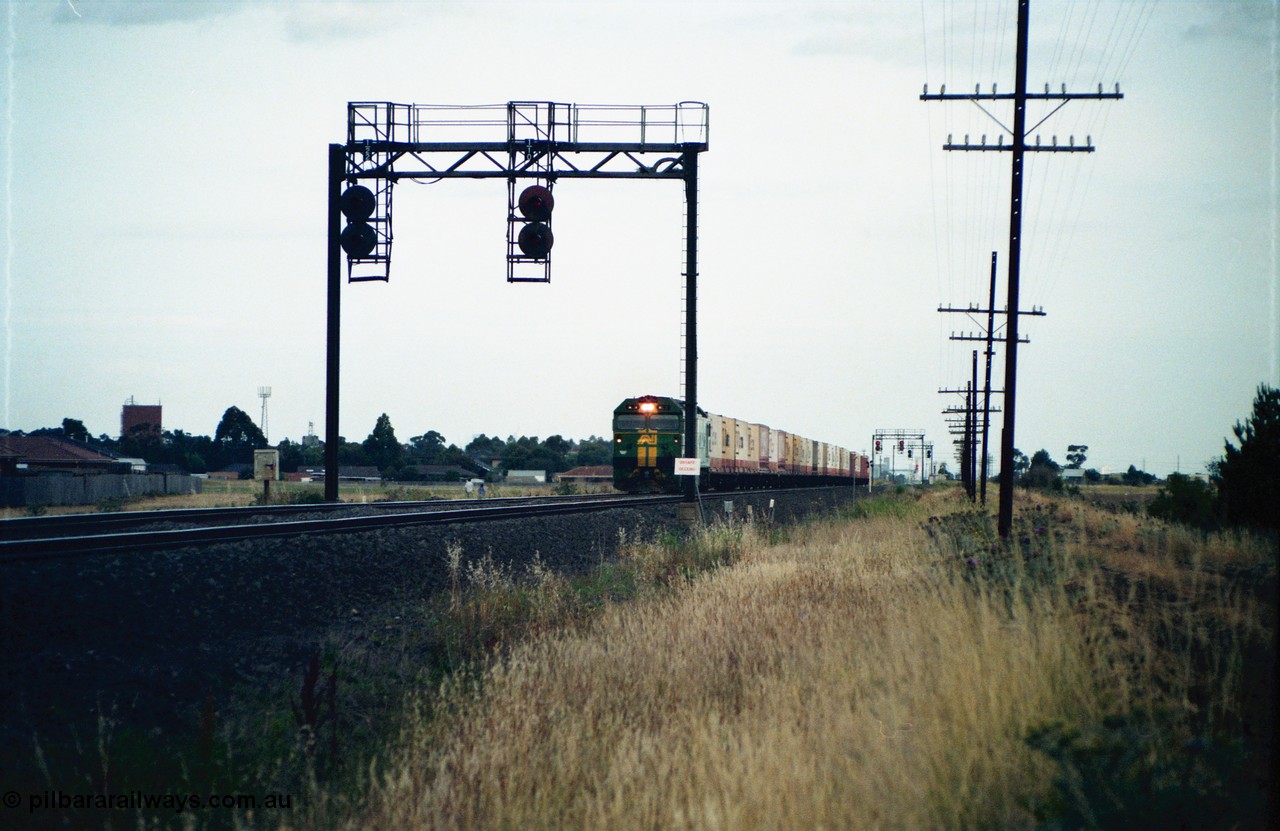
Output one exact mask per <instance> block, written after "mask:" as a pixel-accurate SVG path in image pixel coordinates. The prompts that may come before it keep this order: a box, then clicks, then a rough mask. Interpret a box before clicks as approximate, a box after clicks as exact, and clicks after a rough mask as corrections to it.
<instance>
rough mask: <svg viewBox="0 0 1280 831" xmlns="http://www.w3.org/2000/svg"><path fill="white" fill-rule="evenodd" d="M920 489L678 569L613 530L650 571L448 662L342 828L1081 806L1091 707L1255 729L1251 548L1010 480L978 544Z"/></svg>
mask: <svg viewBox="0 0 1280 831" xmlns="http://www.w3.org/2000/svg"><path fill="white" fill-rule="evenodd" d="M948 499H949V497H946V496H938V495H931V496H929V497H928V498H926V499H924V500H921V501H919V502H915V501H909V500H903V501H902V502H900V503H896V504H895V506H894V507H893V508H892V509H882V510H878V509H871V510H867V509H861V517H860V518H857V519H852V520H843V521H839V522H829V523H821V524H814V525H809V526H805V527H802V528H800V529H797V530H796V531H794V532H791V533H789V534H788V535H787V539H786V540H785V541H784V542H782V543H780V544H777V545H772V546H770V545H766V544H765V542H764V540H763V538H762V536H761V535H759V534H758V533H757V532H756V531H755V530H753V529H751V528H747V529H738V530H737V531H736V532H734V533H736V534H737V536H736V542H734V543H733V544H732V545H729V546H728V548H729V549H732V557H725V561H726V562H728V561H731V560H732V559H737V564H736V565H735V566H734V567H732V568H723V569H717V570H714V571H711V572H708V573H706V574H705V575H703V576H700V577H695V576H694V573H693V572H692V571H691V570H690V571H682V569H681V567H680V566H679V565H676V566H674V567H673V566H672V565H671V564H670V562H669V561H668V562H663V563H659V561H658V558H656V557H654V554H653V551H652V550H650V551H648V552H647V553H646V552H645V551H640V552H639V553H638V554H635V555H633V556H634V557H635V558H637V559H638V560H639V561H640V565H642V566H643V567H644V569H647V573H649V574H651V575H656V576H658V577H659V578H660V579H662V578H664V577H665V579H667V580H668V581H669V583H670V584H671V585H677V586H679V587H680V588H679V590H678V591H675V592H663V593H658V594H653V595H649V596H644V597H641V598H640V599H639V600H638V601H637V602H634V603H628V604H618V605H608V606H606V607H604V609H603V610H602V611H601V612H600V613H599V614H598V615H596V616H595V617H594V618H593V619H592V620H591V621H590V622H588V623H584V624H583V625H580V626H576V627H574V628H572V629H571V630H570V631H568V632H565V633H562V634H551V635H549V636H547V637H541V638H536V639H534V640H533V641H532V642H528V643H525V644H523V645H521V646H519V647H516V648H514V649H511V650H509V651H506V652H505V653H503V654H502V656H501V657H500V658H498V659H496V660H495V661H493V662H492V663H491V664H489V665H488V666H487V668H482V669H477V670H476V671H475V672H471V673H462V674H458V675H455V676H453V677H452V679H451V680H450V681H448V682H446V683H445V685H444V687H443V689H442V690H441V691H440V693H439V695H438V696H435V695H433V696H431V701H433V702H434V703H433V705H432V706H429V707H427V706H424V707H423V708H422V709H421V711H420V715H419V717H418V718H416V719H410V723H409V726H408V728H407V729H406V731H405V734H404V736H403V737H402V739H401V742H400V749H399V750H398V751H397V752H396V754H395V756H394V758H392V759H391V760H390V762H389V763H388V764H387V765H386V766H384V767H383V769H382V770H381V772H380V773H378V774H377V776H376V779H375V782H374V783H373V785H372V786H371V788H370V792H369V797H368V804H367V806H366V807H365V809H364V810H362V811H361V813H360V815H359V816H357V817H351V818H350V819H349V820H348V825H349V827H353V828H354V827H374V828H480V827H484V828H490V827H491V828H547V829H552V828H554V829H563V828H584V829H585V828H699V829H702V828H734V829H752V828H792V827H839V828H922V827H946V828H967V827H996V828H1017V827H1033V826H1036V825H1040V824H1043V823H1046V822H1050V823H1051V822H1054V821H1056V820H1055V818H1057V820H1061V819H1062V818H1063V817H1066V818H1068V819H1070V818H1078V819H1079V822H1080V824H1081V827H1089V825H1090V823H1092V824H1093V825H1095V826H1096V827H1104V826H1102V825H1101V824H1100V822H1099V819H1098V818H1099V817H1103V818H1104V819H1105V817H1106V816H1108V815H1105V814H1102V813H1099V812H1097V811H1091V810H1090V806H1089V803H1088V800H1089V799H1090V798H1097V799H1101V798H1103V797H1105V796H1106V794H1105V793H1103V792H1102V791H1097V793H1095V792H1094V791H1090V790H1088V788H1087V787H1086V786H1089V785H1090V783H1096V782H1098V781H1100V775H1099V774H1098V772H1097V771H1098V770H1102V771H1106V770H1108V768H1106V767H1105V766H1104V767H1103V768H1100V769H1098V768H1096V766H1095V768H1089V767H1088V765H1086V764H1085V761H1087V759H1088V758H1092V757H1089V756H1088V754H1089V752H1091V751H1090V748H1094V749H1096V747H1098V746H1100V745H1098V743H1097V742H1095V743H1094V744H1089V741H1087V740H1086V739H1087V738H1088V736H1090V735H1094V734H1093V733H1089V731H1090V730H1092V729H1093V728H1094V726H1099V727H1098V728H1097V729H1098V730H1103V729H1104V728H1105V725H1108V724H1110V725H1115V724H1117V723H1118V722H1117V721H1116V719H1117V718H1121V719H1125V720H1126V721H1125V722H1124V723H1126V724H1133V723H1137V722H1141V723H1142V724H1144V725H1145V726H1147V727H1153V729H1157V730H1159V731H1161V732H1160V735H1161V736H1165V737H1169V741H1161V742H1155V743H1152V744H1151V745H1150V746H1149V747H1147V746H1143V747H1138V748H1136V751H1137V755H1140V756H1141V755H1142V754H1146V755H1145V756H1143V758H1144V759H1145V758H1147V757H1151V756H1159V755H1160V754H1162V753H1163V754H1165V757H1168V756H1169V754H1170V753H1171V752H1175V751H1170V750H1169V749H1168V748H1169V747H1175V748H1181V747H1183V746H1184V744H1185V742H1184V739H1185V740H1188V741H1189V740H1191V739H1194V738H1195V737H1197V736H1199V737H1201V740H1202V741H1207V742H1209V743H1210V745H1211V746H1213V747H1217V746H1218V745H1213V744H1212V742H1213V741H1216V739H1215V737H1221V736H1225V735H1228V734H1230V735H1233V736H1240V735H1242V734H1243V733H1244V732H1245V729H1246V728H1245V727H1244V725H1245V724H1246V723H1247V722H1249V720H1251V719H1252V720H1254V721H1253V722H1252V723H1251V724H1250V726H1249V728H1248V729H1252V730H1259V729H1264V730H1265V729H1266V726H1265V725H1263V724H1261V723H1259V722H1258V721H1257V719H1259V718H1261V716H1260V715H1259V714H1258V713H1257V712H1255V708H1253V707H1252V705H1251V704H1250V703H1249V695H1248V694H1247V689H1246V688H1247V686H1248V676H1249V668H1248V663H1249V661H1250V660H1251V659H1250V658H1249V657H1248V656H1250V655H1254V656H1255V657H1256V656H1267V655H1271V654H1273V653H1274V647H1273V643H1272V637H1273V632H1272V631H1271V629H1270V618H1269V617H1268V614H1267V612H1266V603H1265V598H1264V597H1263V596H1260V595H1259V593H1258V591H1257V589H1258V587H1259V586H1265V584H1266V580H1267V579H1268V578H1265V577H1259V578H1258V580H1255V581H1253V582H1251V583H1241V582H1240V581H1239V580H1238V579H1236V577H1238V575H1239V574H1240V573H1242V572H1247V573H1250V574H1254V575H1255V576H1256V575H1263V574H1269V575H1270V578H1269V579H1270V580H1271V581H1272V582H1271V585H1273V584H1274V563H1273V561H1271V560H1270V559H1268V557H1267V556H1266V552H1259V551H1256V550H1253V549H1252V548H1251V547H1250V543H1249V542H1248V541H1239V542H1236V543H1233V542H1232V541H1231V540H1226V539H1220V538H1214V539H1209V540H1197V539H1183V538H1180V537H1176V536H1174V535H1173V534H1172V532H1171V531H1169V530H1168V529H1165V528H1163V526H1158V525H1154V526H1148V525H1145V524H1142V525H1141V526H1140V527H1133V528H1130V527H1128V526H1127V525H1124V524H1122V523H1121V522H1120V521H1119V520H1118V519H1115V520H1113V519H1111V518H1106V517H1099V516H1095V515H1094V514H1093V512H1092V509H1089V508H1087V507H1085V506H1081V505H1080V504H1079V503H1070V507H1064V506H1063V505H1062V504H1061V503H1041V504H1040V505H1039V507H1038V508H1037V507H1036V506H1034V505H1032V506H1031V507H1030V509H1029V510H1028V511H1027V512H1026V513H1025V514H1024V516H1022V517H1021V518H1020V521H1019V532H1018V534H1016V535H1015V538H1014V539H1013V540H1012V542H1011V543H1010V544H1003V543H1000V542H998V541H996V540H995V539H994V537H993V536H992V535H991V534H990V533H989V528H988V523H989V519H987V518H985V517H983V516H981V515H973V514H958V513H957V512H956V511H955V510H954V509H955V507H957V506H956V505H954V504H951V503H949V502H948V501H947V500H948ZM930 513H932V514H934V519H932V520H928V519H926V517H927V516H928V515H929V514H930ZM1139 543H1140V544H1141V545H1142V546H1143V547H1144V548H1143V552H1142V553H1144V554H1146V555H1147V558H1146V560H1144V561H1143V564H1144V565H1143V569H1141V570H1139V571H1135V570H1134V569H1133V568H1132V567H1133V566H1134V565H1135V562H1136V561H1134V560H1133V556H1134V555H1135V551H1134V548H1135V546H1136V545H1138V544H1139ZM706 545H708V546H709V550H710V551H713V552H715V551H719V552H722V553H723V552H725V551H726V546H725V545H724V544H723V543H722V544H720V545H716V544H715V543H714V542H712V543H707V544H706ZM714 556H716V555H714V554H713V557H714ZM646 558H652V560H653V561H652V562H650V561H649V560H647V559H646ZM1210 565H1212V567H1210ZM1250 570H1252V571H1250ZM1259 581H1260V582H1259ZM1263 595H1265V589H1263ZM1157 711H1158V712H1160V713H1163V715H1160V716H1155V715H1150V714H1153V713H1156V712H1157ZM1144 714H1147V715H1144ZM1144 719H1145V720H1144ZM1107 729H1110V728H1107ZM1117 729H1118V728H1117ZM1095 732H1096V731H1095ZM1122 735H1128V734H1122V733H1117V732H1115V731H1114V730H1113V731H1112V732H1111V733H1107V734H1106V736H1107V737H1109V738H1107V741H1112V742H1113V743H1114V742H1115V741H1120V742H1121V744H1122V745H1123V742H1124V741H1125V740H1124V739H1123V738H1116V737H1117V736H1122ZM1134 735H1144V736H1150V735H1152V734H1151V733H1150V732H1149V731H1148V732H1141V731H1139V732H1138V733H1135V734H1134ZM1082 736H1083V737H1085V738H1081V737H1082ZM1206 737H1207V738H1206ZM1046 742H1047V744H1046ZM1130 744H1132V742H1131V743H1130ZM1129 749H1135V748H1129ZM1082 754H1083V755H1082ZM1144 764H1145V763H1144ZM1222 764H1223V765H1226V767H1222V766H1220V769H1216V772H1214V771H1211V773H1212V774H1213V775H1207V776H1202V777H1201V780H1203V781H1204V782H1208V781H1209V780H1210V779H1213V780H1214V781H1215V782H1218V784H1217V785H1213V784H1212V783H1210V784H1209V785H1206V786H1205V788H1202V789H1201V792H1202V793H1207V792H1208V791H1209V790H1213V788H1217V791H1214V793H1221V792H1222V789H1223V788H1226V787H1228V786H1227V785H1226V784H1223V783H1225V782H1226V781H1227V780H1230V779H1231V778H1232V777H1233V776H1236V775H1237V773H1238V772H1239V771H1238V769H1237V768H1238V765H1236V762H1233V761H1231V760H1230V759H1228V761H1227V762H1224V763H1222ZM1232 765H1236V767H1232ZM1126 770H1129V774H1132V777H1136V778H1134V781H1135V782H1136V784H1135V785H1134V788H1137V789H1139V790H1140V789H1141V788H1142V787H1146V786H1152V787H1154V786H1156V785H1158V784H1159V781H1163V780H1160V779H1159V776H1160V775H1162V774H1161V773H1160V771H1162V770H1164V768H1159V767H1158V766H1156V765H1154V764H1152V765H1148V767H1147V768H1143V767H1142V766H1141V765H1139V766H1138V767H1137V768H1133V769H1127V768H1126ZM1088 771H1094V772H1093V773H1089V772H1088ZM1135 771H1136V772H1135ZM1215 776H1216V777H1217V778H1216V779H1215V778H1214V777H1215ZM1143 777H1145V779H1144V778H1143ZM1237 778H1238V777H1237ZM1201 780H1197V781H1201ZM1233 781H1234V780H1233ZM1064 783H1065V784H1064ZM1148 790H1151V787H1148ZM1156 790H1157V791H1158V788H1157V789H1156ZM1091 794H1092V796H1091ZM1097 794H1102V796H1098V795H1097ZM1110 797H1115V798H1116V799H1119V801H1120V803H1121V808H1122V809H1123V807H1124V804H1125V800H1126V799H1128V800H1130V802H1133V794H1131V793H1129V792H1127V791H1123V789H1121V792H1119V794H1118V796H1117V794H1116V793H1111V794H1110ZM1206 798H1208V797H1206ZM1081 800H1084V802H1081ZM1113 801H1114V800H1113ZM1081 806H1083V807H1081ZM1072 811H1075V813H1072ZM339 824H341V823H339Z"/></svg>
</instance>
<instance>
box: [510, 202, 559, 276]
mask: <svg viewBox="0 0 1280 831" xmlns="http://www.w3.org/2000/svg"><path fill="white" fill-rule="evenodd" d="M516 204H517V205H518V206H519V208H520V215H521V216H522V217H524V220H523V221H524V223H525V225H524V227H523V228H521V229H520V234H519V235H518V236H517V237H516V245H518V246H520V251H521V252H522V253H523V254H524V255H525V256H526V257H532V258H533V259H535V260H545V259H546V258H547V255H548V254H550V253H551V246H552V245H553V244H554V243H555V237H554V236H553V235H552V233H551V224H550V223H551V211H552V209H553V208H554V207H555V204H556V200H555V199H554V198H553V197H552V196H551V190H550V188H546V187H543V186H542V185H530V186H529V187H527V188H525V189H524V190H523V191H521V193H520V199H519V201H518V202H517V203H516Z"/></svg>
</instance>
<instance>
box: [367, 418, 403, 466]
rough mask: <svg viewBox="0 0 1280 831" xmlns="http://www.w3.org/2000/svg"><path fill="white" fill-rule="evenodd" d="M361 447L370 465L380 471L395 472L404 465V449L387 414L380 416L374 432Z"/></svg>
mask: <svg viewBox="0 0 1280 831" xmlns="http://www.w3.org/2000/svg"><path fill="white" fill-rule="evenodd" d="M361 446H362V447H363V448H364V454H365V457H366V458H368V460H369V464H372V465H377V467H378V470H382V471H387V470H394V469H397V468H400V467H402V466H403V464H404V448H403V447H402V446H401V445H400V442H399V441H398V440H397V439H396V431H395V428H393V427H392V426H391V419H390V417H388V416H387V414H386V413H383V414H382V415H380V416H378V423H377V424H375V425H373V432H372V433H370V434H369V437H368V438H366V439H365V440H364V441H363V442H361Z"/></svg>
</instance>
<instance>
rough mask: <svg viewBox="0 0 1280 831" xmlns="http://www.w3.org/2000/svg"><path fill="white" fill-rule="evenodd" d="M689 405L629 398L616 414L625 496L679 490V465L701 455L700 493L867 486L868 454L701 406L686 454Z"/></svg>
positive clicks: (616, 475) (616, 468)
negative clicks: (692, 442)
mask: <svg viewBox="0 0 1280 831" xmlns="http://www.w3.org/2000/svg"><path fill="white" fill-rule="evenodd" d="M684 410H685V408H684V402H683V401H680V400H679V399H676V398H669V397H663V396H658V395H642V396H639V397H638V398H628V399H626V400H625V401H623V402H622V403H621V404H619V405H618V406H617V408H615V409H614V411H613V485H614V487H615V488H617V489H618V490H621V491H627V492H631V493H634V492H670V493H677V492H679V491H680V477H677V476H676V475H675V460H676V459H678V458H690V457H696V458H697V459H698V469H699V488H700V489H702V490H734V489H738V488H767V487H794V486H798V485H854V484H857V485H865V484H866V483H867V481H868V479H869V474H870V465H869V461H868V459H867V457H866V456H861V455H859V454H857V453H851V452H850V451H848V450H846V449H845V448H843V447H839V446H837V445H834V444H827V443H826V442H820V441H813V440H811V439H807V438H805V437H803V436H797V435H795V434H794V433H788V432H786V431H785V430H777V429H774V428H771V427H769V426H767V425H764V424H757V423H754V422H750V421H746V420H744V419H737V418H730V417H729V416H722V415H717V414H715V413H709V412H707V411H705V410H703V409H701V408H699V409H698V424H697V429H696V430H695V433H694V435H695V436H696V438H697V447H696V448H694V452H693V453H686V452H684V448H683V444H684V440H685V435H684V433H685V412H684Z"/></svg>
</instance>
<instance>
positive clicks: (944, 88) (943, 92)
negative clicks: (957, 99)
mask: <svg viewBox="0 0 1280 831" xmlns="http://www.w3.org/2000/svg"><path fill="white" fill-rule="evenodd" d="M939 94H940V95H946V94H947V85H946V84H943V85H942V92H941V93H939Z"/></svg>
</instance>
